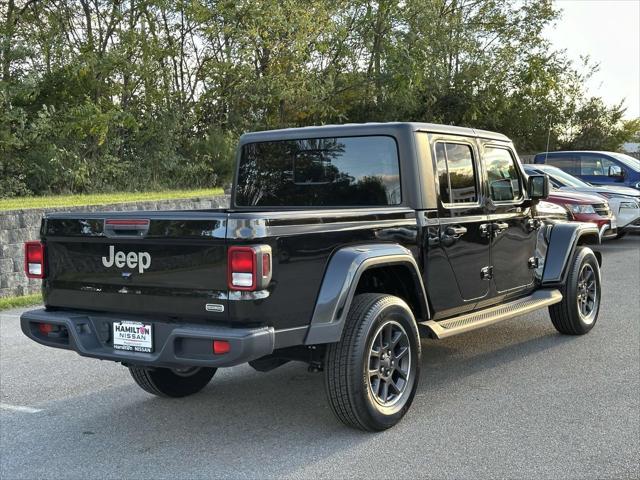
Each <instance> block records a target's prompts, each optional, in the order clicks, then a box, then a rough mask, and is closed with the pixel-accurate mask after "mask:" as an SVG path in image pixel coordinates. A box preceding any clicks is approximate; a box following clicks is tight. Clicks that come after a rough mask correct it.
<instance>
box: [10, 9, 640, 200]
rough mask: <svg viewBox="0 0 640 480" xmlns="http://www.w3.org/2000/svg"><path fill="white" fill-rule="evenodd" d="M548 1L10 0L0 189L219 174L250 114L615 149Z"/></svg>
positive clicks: (618, 117) (606, 120)
mask: <svg viewBox="0 0 640 480" xmlns="http://www.w3.org/2000/svg"><path fill="white" fill-rule="evenodd" d="M558 15H559V12H558V11H557V10H555V8H554V6H553V4H552V2H551V1H550V0H528V1H526V2H522V1H521V0H483V1H477V0H403V1H402V2H400V1H397V0H396V1H391V0H378V1H373V0H349V1H347V0H277V1H276V0H260V1H255V0H238V1H218V2H211V1H205V0H188V1H187V0H145V1H139V0H131V1H128V2H121V1H115V0H74V1H69V2H51V1H29V0H5V1H4V2H2V3H0V30H1V31H0V64H1V66H2V68H1V75H2V77H1V80H0V107H1V109H0V174H1V177H0V196H2V197H10V196H22V195H25V194H29V193H34V194H38V195H42V194H50V193H83V192H110V191H123V190H133V191H142V190H153V189H166V188H203V187H213V186H222V185H225V184H226V183H228V182H229V180H230V177H231V173H232V165H233V160H234V146H235V143H236V141H237V139H238V137H239V135H241V134H242V133H243V132H245V131H248V130H258V129H269V128H282V127H290V126H303V125H309V124H322V123H341V122H366V121H390V120H414V121H429V122H440V123H455V124H458V125H466V126H472V127H476V128H486V129H492V130H498V131H501V132H503V133H505V134H507V135H509V136H511V137H512V138H513V139H514V141H515V142H516V145H517V147H518V148H519V149H520V150H522V151H523V152H536V151H540V150H543V149H544V148H545V147H546V141H547V136H548V134H549V133H550V137H551V138H550V139H551V147H552V148H557V147H562V146H565V145H572V146H576V145H578V146H579V145H593V147H590V148H610V149H615V148H617V146H618V145H619V144H620V143H621V142H622V141H624V140H626V139H627V138H628V136H629V135H633V130H634V129H635V130H636V131H637V122H636V123H633V122H630V123H629V122H627V123H626V124H625V123H624V122H623V121H622V114H623V110H622V109H621V108H620V106H613V107H608V106H606V105H604V104H603V103H602V102H601V100H599V99H589V98H586V97H585V95H584V88H583V85H584V80H585V79H586V78H587V77H588V75H586V74H585V73H583V72H592V71H594V68H595V67H594V66H593V65H589V64H588V63H587V64H585V66H581V67H580V68H576V67H575V66H573V65H572V64H571V63H570V62H568V61H567V59H566V57H565V55H564V53H562V52H556V51H553V50H552V49H551V46H550V45H549V43H548V41H546V40H545V39H544V38H543V37H542V35H541V32H542V31H543V29H544V28H545V27H546V26H547V25H549V24H550V23H552V22H553V21H555V20H556V19H557V18H558Z"/></svg>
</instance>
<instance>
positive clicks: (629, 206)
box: [524, 165, 640, 238]
mask: <svg viewBox="0 0 640 480" xmlns="http://www.w3.org/2000/svg"><path fill="white" fill-rule="evenodd" d="M524 170H525V172H527V173H528V174H536V175H542V174H547V175H548V176H549V179H550V181H551V185H552V187H553V188H554V189H559V190H562V191H567V192H582V193H589V194H597V195H600V196H602V197H605V198H606V199H607V202H608V203H609V207H610V208H611V211H612V212H613V214H614V216H615V217H616V224H617V226H618V238H620V237H622V236H624V235H626V234H627V233H628V232H633V231H640V191H638V190H636V189H634V188H628V187H612V186H607V185H590V184H588V183H587V182H584V181H582V180H580V179H579V178H577V177H574V176H573V175H571V174H569V173H567V172H565V171H563V170H560V169H559V168H557V167H553V166H551V165H524Z"/></svg>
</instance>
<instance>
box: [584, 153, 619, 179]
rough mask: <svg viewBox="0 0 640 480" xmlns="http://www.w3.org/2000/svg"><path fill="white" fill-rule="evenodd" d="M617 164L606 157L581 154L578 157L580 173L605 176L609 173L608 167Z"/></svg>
mask: <svg viewBox="0 0 640 480" xmlns="http://www.w3.org/2000/svg"><path fill="white" fill-rule="evenodd" d="M617 165H618V164H617V163H616V162H614V161H613V160H610V159H608V158H606V157H597V156H595V155H582V156H581V157H580V175H592V176H599V177H606V176H607V175H609V167H612V166H617Z"/></svg>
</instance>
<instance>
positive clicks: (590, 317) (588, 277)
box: [549, 247, 601, 335]
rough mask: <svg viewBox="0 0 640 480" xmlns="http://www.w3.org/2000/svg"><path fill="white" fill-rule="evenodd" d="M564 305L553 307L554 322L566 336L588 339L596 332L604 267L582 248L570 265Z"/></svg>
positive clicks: (551, 312)
mask: <svg viewBox="0 0 640 480" xmlns="http://www.w3.org/2000/svg"><path fill="white" fill-rule="evenodd" d="M561 293H562V301H561V302H560V303H556V304H555V305H551V306H550V307H549V315H550V316H551V322H552V323H553V326H554V327H556V330H558V331H559V332H560V333H563V334H565V335H584V334H585V333H587V332H588V331H589V330H591V329H592V328H593V326H594V325H595V324H596V321H597V320H598V312H599V311H600V298H601V287H600V265H599V264H598V260H597V259H596V256H595V254H594V253H593V251H592V250H591V249H590V248H588V247H578V248H577V249H576V252H575V254H574V256H573V259H572V262H571V264H570V265H569V275H568V276H567V282H566V284H565V285H564V287H562V289H561Z"/></svg>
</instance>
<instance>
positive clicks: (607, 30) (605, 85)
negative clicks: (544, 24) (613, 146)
mask: <svg viewBox="0 0 640 480" xmlns="http://www.w3.org/2000/svg"><path fill="white" fill-rule="evenodd" d="M554 3H555V5H556V7H559V8H561V9H562V10H563V12H562V18H560V20H558V21H557V22H556V24H555V26H553V27H549V28H548V29H547V31H546V36H547V38H549V39H550V40H551V42H552V43H553V45H554V46H555V47H556V48H557V49H566V50H567V54H568V56H569V58H571V59H572V60H574V61H575V62H576V63H577V64H580V55H589V56H590V58H591V60H592V61H595V62H597V63H599V64H600V70H599V72H598V73H596V74H595V75H594V76H593V77H592V79H591V80H590V81H589V83H588V85H587V89H588V92H589V93H590V94H591V95H594V96H599V97H602V98H603V99H604V101H605V102H606V103H607V104H614V103H618V102H620V101H621V100H623V99H624V106H625V107H627V112H626V114H625V117H626V118H636V117H640V0H554Z"/></svg>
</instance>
